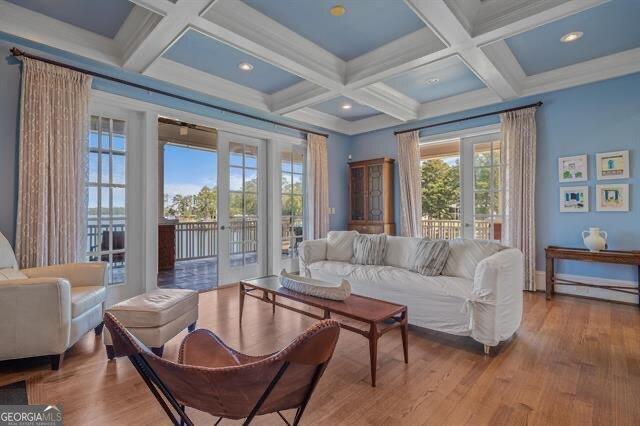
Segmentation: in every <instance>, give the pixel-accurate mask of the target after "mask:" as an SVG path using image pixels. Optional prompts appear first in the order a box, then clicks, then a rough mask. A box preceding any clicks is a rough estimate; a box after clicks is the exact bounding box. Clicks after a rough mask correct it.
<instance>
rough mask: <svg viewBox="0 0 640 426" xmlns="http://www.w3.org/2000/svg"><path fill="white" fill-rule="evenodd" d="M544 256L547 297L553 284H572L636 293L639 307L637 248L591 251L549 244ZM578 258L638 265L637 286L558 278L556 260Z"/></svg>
mask: <svg viewBox="0 0 640 426" xmlns="http://www.w3.org/2000/svg"><path fill="white" fill-rule="evenodd" d="M544 252H545V258H546V270H547V273H546V278H547V279H546V281H547V283H546V284H547V286H546V294H547V299H551V296H552V295H553V294H554V293H555V289H554V286H555V284H563V285H574V286H578V287H594V288H603V289H606V290H611V291H617V292H620V293H627V294H635V295H638V296H639V297H638V306H639V307H640V251H638V250H603V251H599V252H591V251H589V250H587V249H582V248H568V247H555V246H549V247H547V248H546V249H544ZM561 259H563V260H578V261H581V262H599V263H615V264H619V265H636V266H637V267H638V287H637V288H630V287H625V286H619V285H604V284H603V285H595V284H587V283H583V282H580V281H571V280H565V279H562V278H558V277H557V276H556V274H555V261H556V260H561Z"/></svg>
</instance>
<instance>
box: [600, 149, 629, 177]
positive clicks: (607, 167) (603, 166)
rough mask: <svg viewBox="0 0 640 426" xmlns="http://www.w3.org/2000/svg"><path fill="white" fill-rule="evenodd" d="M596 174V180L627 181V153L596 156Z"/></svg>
mask: <svg viewBox="0 0 640 426" xmlns="http://www.w3.org/2000/svg"><path fill="white" fill-rule="evenodd" d="M596 173H597V179H598V180H610V179H628V178H629V151H613V152H600V153H598V154H596Z"/></svg>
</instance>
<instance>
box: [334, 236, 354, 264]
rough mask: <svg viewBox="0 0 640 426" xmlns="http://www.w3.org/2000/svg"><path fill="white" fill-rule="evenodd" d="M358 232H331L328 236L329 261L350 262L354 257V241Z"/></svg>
mask: <svg viewBox="0 0 640 426" xmlns="http://www.w3.org/2000/svg"><path fill="white" fill-rule="evenodd" d="M356 235H358V231H329V233H328V234H327V260H337V261H339V262H350V261H351V258H352V257H353V240H354V239H355V237H356Z"/></svg>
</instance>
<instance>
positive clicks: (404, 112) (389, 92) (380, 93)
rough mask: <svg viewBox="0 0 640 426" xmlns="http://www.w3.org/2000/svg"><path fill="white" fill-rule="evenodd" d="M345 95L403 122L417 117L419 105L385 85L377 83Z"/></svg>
mask: <svg viewBox="0 0 640 426" xmlns="http://www.w3.org/2000/svg"><path fill="white" fill-rule="evenodd" d="M343 94H344V95H345V96H347V97H349V98H351V99H353V100H354V101H356V102H358V103H360V104H363V105H367V106H369V107H371V108H375V109H377V110H378V111H382V112H383V113H385V114H387V115H390V116H391V117H395V118H397V119H399V120H402V121H407V120H413V119H415V118H416V117H417V111H418V106H419V104H418V103H417V102H416V101H414V100H413V99H411V98H409V97H407V96H405V95H403V94H401V93H400V92H398V91H396V90H394V89H392V88H391V87H389V86H387V85H386V84H383V83H375V84H372V85H369V86H367V87H363V88H362V89H358V90H347V91H344V92H343Z"/></svg>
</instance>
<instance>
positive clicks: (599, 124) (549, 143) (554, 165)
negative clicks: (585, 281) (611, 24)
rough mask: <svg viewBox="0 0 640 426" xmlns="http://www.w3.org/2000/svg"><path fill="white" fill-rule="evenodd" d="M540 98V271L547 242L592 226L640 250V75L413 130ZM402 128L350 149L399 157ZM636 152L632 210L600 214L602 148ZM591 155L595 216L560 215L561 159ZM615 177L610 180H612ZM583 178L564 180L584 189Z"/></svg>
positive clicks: (625, 275)
mask: <svg viewBox="0 0 640 426" xmlns="http://www.w3.org/2000/svg"><path fill="white" fill-rule="evenodd" d="M537 100H541V101H542V102H544V105H543V106H542V107H541V108H540V109H539V111H538V112H537V115H536V118H537V128H538V141H537V167H536V173H537V179H536V229H537V231H536V238H537V269H538V270H543V269H544V248H545V247H546V246H548V245H563V246H575V247H582V246H583V244H582V237H581V236H580V233H581V231H582V230H584V229H587V228H588V227H589V226H599V227H600V228H601V229H603V230H606V231H607V232H608V233H609V247H610V248H612V249H639V248H640V179H639V178H638V176H639V175H640V149H639V148H640V74H634V75H630V76H626V77H621V78H616V79H612V80H607V81H603V82H599V83H594V84H590V85H586V86H580V87H574V88H571V89H566V90H561V91H557V92H551V93H546V94H542V95H539V96H535V97H531V98H525V99H519V100H517V101H513V102H506V103H503V104H500V105H493V106H491V107H485V108H478V109H475V110H470V111H465V112H462V113H457V114H451V115H448V116H445V117H438V118H437V119H430V120H425V121H422V122H420V123H411V125H410V126H407V125H405V126H404V128H407V127H415V126H417V125H422V124H429V123H435V122H438V121H444V120H449V119H453V118H457V117H464V116H469V115H474V114H479V113H483V112H490V111H494V110H496V109H500V108H507V107H510V106H516V105H523V104H527V103H532V102H535V101H537ZM498 121H499V119H498V117H497V116H493V117H485V118H482V119H477V120H471V121H466V122H462V123H457V124H453V125H448V126H442V127H438V128H434V129H429V133H426V132H424V133H423V134H422V135H427V134H437V133H446V132H449V131H453V130H460V129H465V128H470V127H477V126H483V125H488V124H494V123H497V122H498ZM399 128H401V127H396V128H389V129H383V130H379V131H375V132H369V133H365V134H361V135H357V136H355V137H352V139H351V151H350V152H351V154H352V155H353V159H354V160H363V159H369V158H377V157H381V156H387V157H391V158H397V155H396V141H395V137H394V136H393V131H394V130H396V129H399ZM617 150H629V151H630V158H631V178H630V179H627V180H624V181H622V182H627V183H630V184H631V185H630V192H631V196H630V198H631V204H630V211H629V212H628V213H622V212H596V211H595V184H596V179H595V174H596V171H595V153H597V152H607V151H617ZM577 154H589V182H588V185H589V189H590V192H589V198H590V212H589V213H560V212H559V188H560V184H559V183H558V157H561V156H568V155H577ZM397 175H398V173H397V169H396V190H395V208H396V211H395V215H396V226H398V227H399V226H400V214H399V211H400V209H399V203H400V191H399V189H398V184H397V182H398V180H397ZM609 182H611V181H609ZM581 184H583V183H575V184H563V185H562V186H577V185H581ZM560 272H565V273H571V274H578V275H592V276H600V277H606V278H613V279H623V280H635V279H636V277H637V271H636V270H635V268H634V267H618V266H615V267H614V266H606V265H605V266H603V265H588V264H581V263H577V262H576V263H564V264H563V265H562V266H561V268H560Z"/></svg>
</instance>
